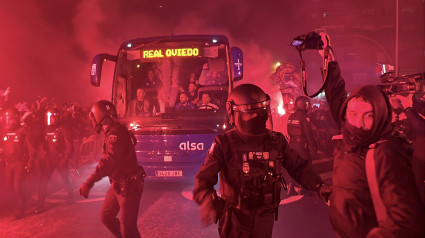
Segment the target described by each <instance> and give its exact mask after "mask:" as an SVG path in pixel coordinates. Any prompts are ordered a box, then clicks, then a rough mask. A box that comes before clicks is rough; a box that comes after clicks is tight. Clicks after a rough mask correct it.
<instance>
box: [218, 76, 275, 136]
mask: <svg viewBox="0 0 425 238" xmlns="http://www.w3.org/2000/svg"><path fill="white" fill-rule="evenodd" d="M226 109H227V114H228V116H229V120H230V123H231V124H233V125H235V127H236V128H237V129H238V130H239V131H241V132H244V133H246V134H248V135H259V134H262V133H264V132H265V128H266V127H267V128H268V129H269V130H272V127H273V126H272V121H271V110H270V97H269V95H267V94H266V93H265V92H264V91H263V90H262V89H261V88H260V87H258V86H256V85H253V84H242V85H239V86H237V87H235V88H234V89H233V91H232V92H231V93H230V95H229V97H228V99H227V102H226Z"/></svg>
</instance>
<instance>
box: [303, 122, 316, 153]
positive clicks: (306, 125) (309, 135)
mask: <svg viewBox="0 0 425 238" xmlns="http://www.w3.org/2000/svg"><path fill="white" fill-rule="evenodd" d="M300 123H301V130H303V134H304V135H305V137H306V139H307V142H308V144H309V145H310V146H313V147H314V148H316V149H317V145H316V140H315V139H314V136H313V129H312V128H311V122H310V119H309V118H303V119H302V120H300Z"/></svg>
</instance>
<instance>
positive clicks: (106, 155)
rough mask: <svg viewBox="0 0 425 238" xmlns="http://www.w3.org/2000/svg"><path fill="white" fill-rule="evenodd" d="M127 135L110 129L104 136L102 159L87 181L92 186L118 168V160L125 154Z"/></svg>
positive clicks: (115, 129)
mask: <svg viewBox="0 0 425 238" xmlns="http://www.w3.org/2000/svg"><path fill="white" fill-rule="evenodd" d="M126 140H128V134H126V133H124V132H123V131H122V130H118V129H117V128H112V129H111V132H110V133H108V135H106V136H105V147H104V150H105V151H104V152H103V155H102V158H101V159H100V161H99V163H98V164H97V166H96V169H95V171H94V172H93V174H92V175H91V176H90V177H89V179H87V182H88V183H89V184H90V185H92V186H93V184H94V183H95V182H97V181H99V180H101V179H102V178H103V177H105V176H109V175H111V174H112V172H113V171H114V169H115V168H116V167H117V166H118V160H119V159H120V158H121V157H123V155H124V154H125V149H128V148H126V146H125V145H126V144H127V143H128V142H127V141H126Z"/></svg>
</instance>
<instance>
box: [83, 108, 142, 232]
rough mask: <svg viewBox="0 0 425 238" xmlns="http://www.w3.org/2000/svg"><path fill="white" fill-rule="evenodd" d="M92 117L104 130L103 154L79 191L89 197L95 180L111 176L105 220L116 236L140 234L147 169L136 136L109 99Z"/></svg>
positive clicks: (105, 206) (102, 214) (97, 126)
mask: <svg viewBox="0 0 425 238" xmlns="http://www.w3.org/2000/svg"><path fill="white" fill-rule="evenodd" d="M90 119H91V121H92V124H93V127H94V129H95V130H96V132H97V133H100V132H101V131H103V132H104V133H105V141H104V145H103V156H102V158H101V160H100V161H99V163H98V165H97V166H96V169H95V171H94V172H93V173H92V174H91V176H90V177H89V178H88V179H87V180H86V182H85V183H84V184H82V185H81V187H80V194H81V195H82V196H84V197H85V198H87V197H88V194H89V191H90V189H91V188H92V187H93V185H94V183H95V182H97V181H99V180H100V179H102V178H103V177H105V176H109V180H110V181H111V187H110V188H109V190H108V192H107V193H106V196H105V200H104V202H103V206H102V210H101V219H102V222H103V224H104V225H105V226H106V227H107V228H108V229H109V230H110V231H111V232H112V234H113V235H114V236H115V237H140V233H139V231H138V230H137V218H138V214H139V203H140V199H141V197H142V192H143V186H144V181H143V180H144V176H145V172H144V170H143V168H142V167H140V166H138V163H137V158H136V152H135V149H134V145H135V144H136V138H135V137H134V135H133V134H132V133H130V132H129V131H128V130H127V128H126V127H125V126H124V125H122V124H120V123H119V121H118V116H117V111H116V109H115V106H114V105H113V104H112V103H111V102H109V101H104V100H101V101H98V102H96V103H95V104H94V105H93V107H92V108H91V111H90ZM120 210H121V217H120V218H121V219H118V218H117V217H116V216H117V214H118V212H119V211H120ZM120 220H121V223H120Z"/></svg>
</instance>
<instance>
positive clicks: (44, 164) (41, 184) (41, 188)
mask: <svg viewBox="0 0 425 238" xmlns="http://www.w3.org/2000/svg"><path fill="white" fill-rule="evenodd" d="M52 173H53V167H52V165H51V164H49V162H48V161H47V160H40V171H39V181H38V204H37V208H36V209H35V210H34V213H36V214H39V213H42V212H44V205H45V200H46V195H47V187H48V184H49V180H50V177H51V176H52Z"/></svg>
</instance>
